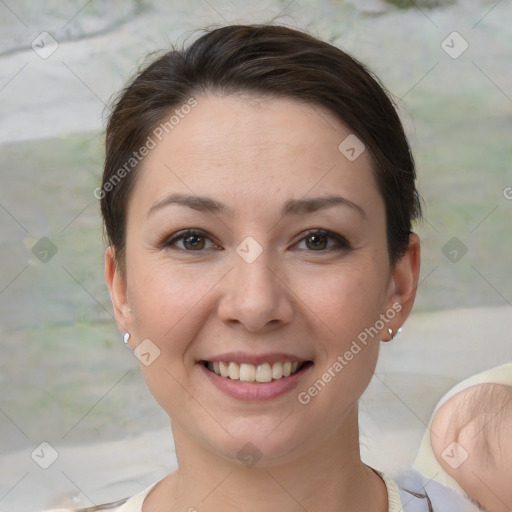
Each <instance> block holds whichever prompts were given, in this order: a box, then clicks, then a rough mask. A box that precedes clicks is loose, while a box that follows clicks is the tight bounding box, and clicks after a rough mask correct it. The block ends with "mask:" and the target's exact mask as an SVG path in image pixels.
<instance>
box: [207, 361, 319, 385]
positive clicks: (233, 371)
mask: <svg viewBox="0 0 512 512" xmlns="http://www.w3.org/2000/svg"><path fill="white" fill-rule="evenodd" d="M199 363H200V364H202V365H203V366H204V367H205V368H206V369H207V370H208V371H210V372H212V373H214V374H215V375H217V376H219V377H222V378H225V379H230V380H233V381H240V382H250V383H261V384H264V383H268V382H274V381H278V380H283V379H286V378H287V377H290V376H292V375H296V374H298V373H300V372H302V371H304V370H306V369H307V368H309V367H310V366H312V365H313V361H276V362H273V363H270V362H263V363H261V364H257V365H256V364H251V363H237V362H235V361H200V362H199Z"/></svg>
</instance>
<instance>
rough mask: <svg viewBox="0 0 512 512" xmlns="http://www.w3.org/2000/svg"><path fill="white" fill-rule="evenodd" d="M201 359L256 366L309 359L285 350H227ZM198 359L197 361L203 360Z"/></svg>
mask: <svg viewBox="0 0 512 512" xmlns="http://www.w3.org/2000/svg"><path fill="white" fill-rule="evenodd" d="M201 361H211V362H212V363H214V362H218V363H220V362H221V361H223V362H225V363H231V362H233V363H238V364H242V363H246V364H253V365H255V366H257V365H259V364H263V363H270V364H273V363H277V362H282V363H285V362H287V361H290V362H291V363H294V362H297V363H304V362H305V361H307V359H303V358H301V357H298V356H295V355H292V354H286V353H284V352H280V353H276V352H274V353H272V354H249V353H246V352H226V353H225V354H220V355H217V356H212V357H205V358H203V359H201ZM201 361H196V362H201Z"/></svg>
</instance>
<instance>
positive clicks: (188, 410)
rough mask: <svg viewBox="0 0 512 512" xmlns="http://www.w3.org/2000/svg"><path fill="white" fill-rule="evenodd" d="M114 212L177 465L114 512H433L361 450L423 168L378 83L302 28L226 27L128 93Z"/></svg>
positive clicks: (112, 152) (108, 174)
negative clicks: (364, 411)
mask: <svg viewBox="0 0 512 512" xmlns="http://www.w3.org/2000/svg"><path fill="white" fill-rule="evenodd" d="M96 195H97V196H98V197H99V198H101V211H102V214H103V217H104V221H105V227H106V235H107V239H108V248H107V250H106V254H105V276H106V281H107V285H108V287H109V290H110V295H111V298H112V302H113V306H114V312H115V318H116V321H117V324H118V326H119V329H120V330H121V332H122V333H123V337H124V341H125V342H126V343H127V345H129V347H130V348H132V349H134V350H135V353H136V355H137V356H138V357H139V359H140V361H141V369H142V372H143V375H144V378H145V380H146V383H147V385H148V387H149V389H150V391H151V393H152V394H153V396H154V397H155V399H156V400H157V401H158V403H159V404H160V405H161V407H162V408H163V409H164V410H165V412H166V413H167V414H168V415H169V417H170V420H171V424H172V430H173V434H174V439H175V447H176V455H177V460H178V466H179V469H178V470H177V471H176V472H174V473H172V474H170V475H168V476H167V477H166V478H164V479H163V480H161V481H159V482H157V483H156V484H154V485H153V486H151V487H150V488H149V489H146V490H144V491H142V492H141V493H140V494H139V495H138V496H135V497H132V498H131V499H129V500H127V501H125V502H124V503H121V504H115V506H116V508H115V510H118V511H119V512H121V511H122V512H128V511H130V512H131V511H133V512H135V511H138V512H140V511H143V512H153V511H175V510H176V511H178V510H183V511H185V510H188V511H195V510H198V511H201V512H203V511H219V510H233V511H235V510H243V511H245V512H250V511H262V510H282V511H296V510H297V511H303V510H308V511H314V510H322V511H324V512H330V511H332V512H334V511H340V510H347V511H348V510H350V511H361V512H362V511H364V512H369V511H374V512H385V511H393V512H395V511H400V510H402V509H403V510H406V511H407V510H413V509H414V510H428V503H427V500H426V499H425V497H424V496H422V495H420V494H417V493H416V494H415V495H413V494H410V493H407V492H406V491H403V490H399V489H398V487H397V486H396V484H395V483H394V482H393V481H392V480H391V479H390V478H389V477H388V476H386V475H384V474H383V473H381V472H379V471H378V470H377V469H373V468H370V467H368V466H367V465H365V464H364V463H363V462H362V461H361V458H360V453H359V438H358V400H359V398H360V397H361V395H362V394H363V392H364V390H365V389H366V387H367V386H368V384H369V382H370V380H371V377H372V374H373V370H374V368H375V365H376V362H377V357H378V352H379V344H380V341H390V340H392V338H393V337H394V335H395V334H396V332H397V330H398V329H399V328H400V326H401V325H402V324H403V323H404V322H405V321H406V319H407V317H408V315H409V313H410V311H411V308H412V306H413V303H414V299H415V293H416V288H417V284H418V275H419V270H420V242H419V239H418V236H417V235H416V234H414V233H413V232H412V230H411V226H412V222H413V221H414V220H416V219H420V218H421V206H420V201H419V195H418V193H417V190H416V188H415V167H414V160H413V157H412V155H411V153H410V149H409V145H408V142H407V139H406V136H405V134H404V131H403V128H402V125H401V123H400V120H399V117H398V115H397V113H396V111H395V109H394V107H393V104H392V102H391V100H390V99H389V97H388V96H387V94H386V93H385V91H384V90H383V87H382V86H381V85H379V83H378V81H377V80H376V79H375V78H374V77H373V76H372V75H371V74H370V72H369V71H367V70H366V69H365V68H364V67H363V66H362V65H361V64H360V63H358V62H357V61H356V60H354V59H353V58H352V57H350V56H349V55H347V54H346V53H344V52H343V51H341V50H340V49H338V48H336V47H334V46H332V45H330V44H328V43H326V42H322V41H320V40H318V39H316V38H314V37H312V36H310V35H308V34H305V33H303V32H300V31H297V30H293V29H290V28H286V27H282V26H268V25H253V26H236V25H235V26H226V27H222V28H219V29H216V30H212V31H209V32H207V33H206V34H205V35H203V36H202V37H200V38H199V39H198V40H197V41H195V42H194V43H193V44H192V45H190V46H189V47H188V48H186V49H184V50H182V51H176V50H172V51H170V52H168V53H166V54H165V55H163V56H162V57H160V58H158V59H157V60H156V61H154V62H153V63H152V64H151V65H149V66H148V67H147V68H146V69H144V70H143V71H142V72H141V73H140V74H138V76H136V77H135V78H134V80H133V81H132V82H131V84H130V85H129V86H128V87H127V88H125V89H124V91H123V92H122V94H121V95H120V97H119V98H118V100H117V102H116V104H115V106H114V109H113V111H112V114H111V115H110V119H109V123H108V127H107V136H106V160H105V168H104V175H103V184H102V187H101V188H100V189H98V190H97V191H96ZM413 507H415V508H413ZM105 508H106V507H105V506H103V507H101V508H100V509H105Z"/></svg>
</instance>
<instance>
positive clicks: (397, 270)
mask: <svg viewBox="0 0 512 512" xmlns="http://www.w3.org/2000/svg"><path fill="white" fill-rule="evenodd" d="M420 266H421V257H420V239H419V237H418V235H417V234H415V233H411V234H410V235H409V246H408V247H407V251H406V252H405V254H404V255H403V256H402V258H401V259H400V260H399V261H398V262H397V263H396V265H395V267H394V269H392V273H391V280H390V282H389V287H388V298H387V302H386V307H387V308H388V309H387V311H391V310H394V311H398V312H397V313H396V315H395V316H394V317H393V319H392V320H390V321H389V323H387V324H386V326H385V328H384V329H383V331H382V336H381V340H382V341H391V340H392V339H393V335H390V334H389V332H388V328H390V329H392V331H393V334H396V331H398V329H399V328H400V327H401V326H402V325H403V324H404V323H405V321H406V320H407V318H408V316H409V313H410V312H411V309H412V307H413V305H414V300H415V298H416V290H417V288H418V279H419V274H420ZM398 305H400V306H398Z"/></svg>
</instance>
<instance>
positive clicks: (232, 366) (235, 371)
mask: <svg viewBox="0 0 512 512" xmlns="http://www.w3.org/2000/svg"><path fill="white" fill-rule="evenodd" d="M228 375H229V378H230V379H233V380H238V379H239V378H240V365H239V364H238V363H229V366H228Z"/></svg>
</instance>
